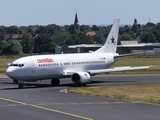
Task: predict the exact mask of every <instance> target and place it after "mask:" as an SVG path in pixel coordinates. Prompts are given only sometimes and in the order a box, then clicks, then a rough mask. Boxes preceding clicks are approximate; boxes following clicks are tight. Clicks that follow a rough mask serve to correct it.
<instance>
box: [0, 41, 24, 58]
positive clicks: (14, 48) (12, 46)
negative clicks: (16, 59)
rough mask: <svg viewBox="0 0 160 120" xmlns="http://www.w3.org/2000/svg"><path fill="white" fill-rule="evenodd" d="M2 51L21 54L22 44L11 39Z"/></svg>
mask: <svg viewBox="0 0 160 120" xmlns="http://www.w3.org/2000/svg"><path fill="white" fill-rule="evenodd" d="M2 53H5V54H14V55H20V54H22V53H23V52H22V46H21V44H20V43H19V42H18V41H16V40H9V41H8V42H7V43H6V44H5V46H4V49H3V50H2Z"/></svg>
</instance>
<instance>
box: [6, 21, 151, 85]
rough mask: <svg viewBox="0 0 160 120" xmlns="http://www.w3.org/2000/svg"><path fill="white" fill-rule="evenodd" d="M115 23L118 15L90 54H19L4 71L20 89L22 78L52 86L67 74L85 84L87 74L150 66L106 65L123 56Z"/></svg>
mask: <svg viewBox="0 0 160 120" xmlns="http://www.w3.org/2000/svg"><path fill="white" fill-rule="evenodd" d="M119 22H120V19H119V18H116V19H115V20H114V23H113V25H112V28H111V30H110V33H109V35H108V37H107V39H106V42H105V44H104V45H103V46H102V47H101V48H99V49H98V50H96V51H94V52H92V53H80V54H59V55H36V56H27V57H22V58H19V59H17V60H15V61H13V62H12V63H11V64H10V65H9V67H8V69H7V70H6V74H7V75H8V76H9V77H10V78H12V79H13V80H14V81H18V84H19V88H23V82H24V81H27V82H34V81H37V80H45V79H51V84H52V85H59V84H60V81H59V79H60V78H66V77H71V80H72V82H73V83H78V84H85V83H87V82H89V81H90V79H91V76H93V75H95V74H98V73H105V72H107V73H108V72H116V71H127V70H138V69H147V68H149V67H150V66H141V67H117V68H109V67H110V66H111V65H112V64H113V63H115V62H116V61H117V60H118V57H122V56H126V55H119V54H117V53H116V49H117V40H118V31H119ZM127 55H128V54H127Z"/></svg>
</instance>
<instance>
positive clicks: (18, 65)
mask: <svg viewBox="0 0 160 120" xmlns="http://www.w3.org/2000/svg"><path fill="white" fill-rule="evenodd" d="M10 66H14V67H23V66H24V64H10Z"/></svg>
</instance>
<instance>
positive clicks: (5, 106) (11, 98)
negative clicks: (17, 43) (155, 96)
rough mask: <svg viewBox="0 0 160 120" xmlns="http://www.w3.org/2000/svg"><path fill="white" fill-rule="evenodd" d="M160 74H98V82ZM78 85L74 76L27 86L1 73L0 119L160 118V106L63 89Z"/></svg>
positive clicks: (151, 79)
mask: <svg viewBox="0 0 160 120" xmlns="http://www.w3.org/2000/svg"><path fill="white" fill-rule="evenodd" d="M159 78H160V75H105V76H95V77H93V78H92V83H90V84H88V85H87V86H96V85H121V84H148V83H160V79H159ZM70 87H76V86H75V85H73V84H72V82H71V80H70V79H62V80H61V85H60V86H58V87H52V86H51V85H50V80H46V81H41V82H40V81H39V82H33V83H25V88H24V89H18V85H17V84H14V83H12V80H11V79H9V78H7V77H6V76H0V120H22V119H23V120H71V119H72V120H160V114H159V113H160V106H158V105H151V104H145V103H134V102H129V101H120V100H116V99H110V98H100V97H93V96H86V95H77V94H71V93H62V92H60V90H63V89H67V88H70Z"/></svg>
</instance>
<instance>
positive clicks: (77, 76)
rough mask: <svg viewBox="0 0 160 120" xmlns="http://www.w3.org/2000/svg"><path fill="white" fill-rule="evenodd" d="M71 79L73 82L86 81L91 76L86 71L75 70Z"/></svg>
mask: <svg viewBox="0 0 160 120" xmlns="http://www.w3.org/2000/svg"><path fill="white" fill-rule="evenodd" d="M71 79H72V82H73V83H87V82H89V81H90V79H91V76H90V75H89V74H88V73H87V72H77V73H74V74H73V75H72V77H71Z"/></svg>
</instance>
